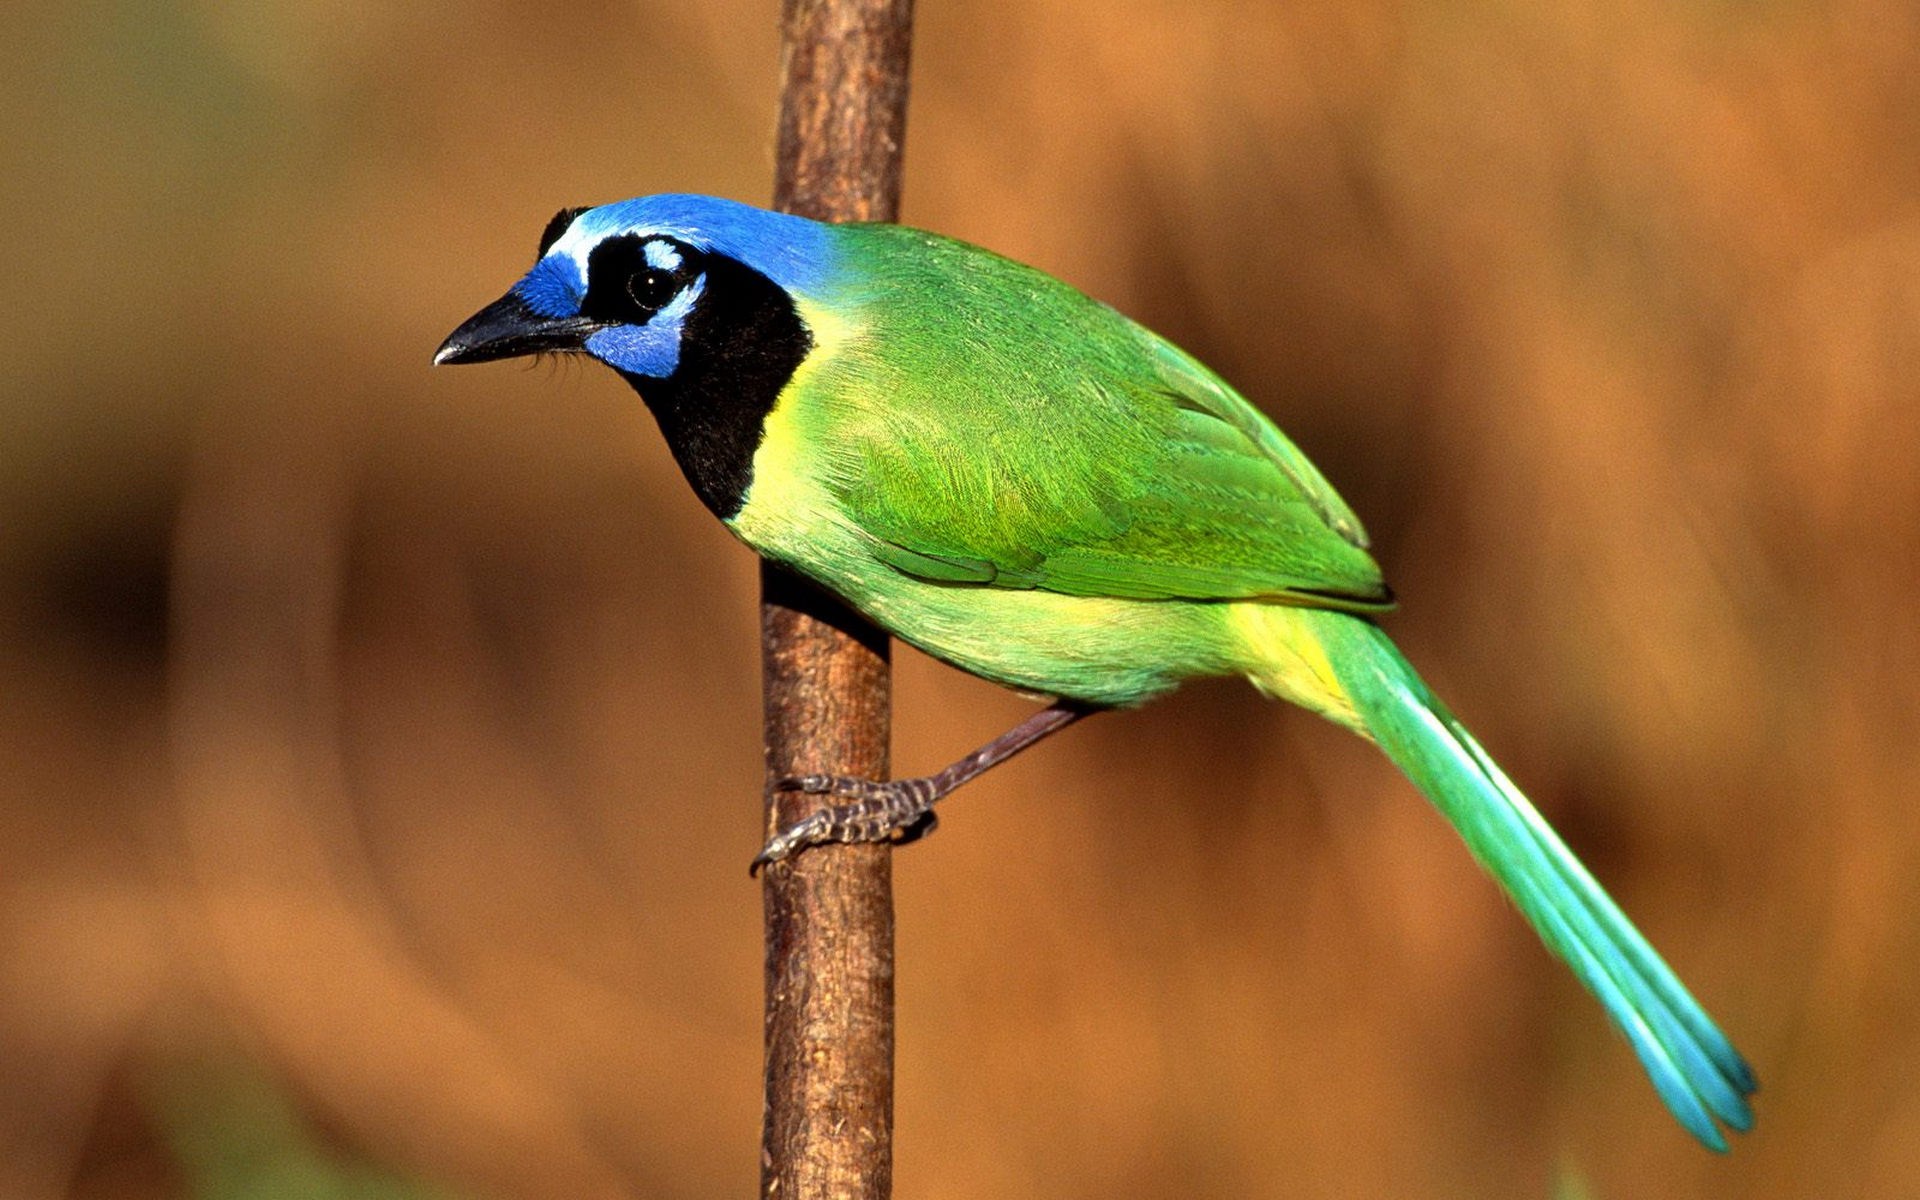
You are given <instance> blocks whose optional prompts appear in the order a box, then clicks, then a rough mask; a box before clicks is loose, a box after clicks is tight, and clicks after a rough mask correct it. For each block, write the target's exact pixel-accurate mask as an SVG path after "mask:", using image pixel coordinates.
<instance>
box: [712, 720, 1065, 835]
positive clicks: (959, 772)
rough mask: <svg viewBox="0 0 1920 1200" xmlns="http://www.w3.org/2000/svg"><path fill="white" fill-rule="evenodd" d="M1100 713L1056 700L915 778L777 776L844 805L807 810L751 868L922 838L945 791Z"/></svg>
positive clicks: (779, 783) (784, 786)
mask: <svg viewBox="0 0 1920 1200" xmlns="http://www.w3.org/2000/svg"><path fill="white" fill-rule="evenodd" d="M1099 711H1100V710H1099V709H1097V708H1093V707H1089V706H1087V705H1084V704H1075V703H1073V702H1072V701H1067V700H1062V701H1058V702H1056V703H1055V704H1053V705H1052V706H1051V707H1049V708H1043V709H1041V710H1040V711H1039V712H1037V713H1035V714H1033V715H1032V716H1031V717H1028V718H1027V719H1026V720H1024V721H1022V722H1020V723H1019V724H1018V725H1016V726H1014V727H1013V728H1012V729H1009V730H1008V731H1007V732H1005V733H1003V734H1001V735H1000V736H999V737H997V738H995V739H993V740H992V741H990V742H988V743H987V744H986V745H984V746H982V747H980V748H979V749H978V750H975V751H974V752H973V753H971V754H969V755H967V756H966V757H964V758H961V759H959V760H957V761H956V762H953V763H951V764H949V765H948V766H946V767H944V768H942V769H941V770H939V771H937V772H935V773H934V774H932V775H923V776H921V777H920V778H918V779H894V780H889V781H887V782H885V783H882V782H879V781H878V780H873V779H852V778H849V777H847V776H843V775H799V776H790V777H788V778H785V779H780V780H776V781H775V782H774V785H773V786H774V787H775V788H776V789H781V790H792V791H801V792H808V793H811V794H813V795H833V796H843V797H846V798H847V800H848V803H846V804H838V805H835V806H833V807H832V808H823V809H820V810H818V811H816V812H813V813H810V814H809V815H807V816H805V817H803V818H801V819H800V820H798V821H796V822H794V823H793V824H792V825H789V826H788V827H787V828H785V829H783V830H781V831H780V832H779V833H777V834H775V835H774V836H773V837H772V838H771V839H770V840H769V841H768V842H767V844H766V846H765V847H764V848H763V849H762V850H761V851H760V853H759V854H758V855H756V856H755V857H754V860H753V865H752V867H751V868H750V870H751V871H753V872H754V873H758V872H759V870H760V868H761V867H764V866H766V865H767V864H768V863H774V862H779V861H780V860H781V859H783V858H785V857H787V856H788V855H789V854H792V853H793V852H794V851H796V850H803V849H805V848H806V847H808V846H818V845H820V844H822V843H824V842H890V841H898V842H911V841H913V840H914V839H916V838H920V837H924V836H926V835H927V834H928V833H930V832H932V830H933V826H934V820H935V818H934V812H933V806H934V805H935V804H938V803H939V802H940V800H941V798H942V797H944V796H946V795H947V793H949V792H951V791H953V790H954V789H955V788H957V787H959V786H960V785H961V784H963V783H965V782H967V781H968V780H970V779H973V778H975V777H976V776H979V775H984V774H985V773H986V772H987V771H988V770H990V769H991V768H993V767H995V766H997V765H999V764H1000V763H1003V762H1005V761H1006V760H1007V759H1009V758H1012V757H1013V756H1014V755H1016V754H1018V753H1020V752H1021V751H1022V750H1025V749H1026V748H1027V747H1028V746H1031V745H1033V744H1034V743H1035V742H1037V741H1039V740H1041V739H1042V738H1044V737H1046V736H1048V735H1049V734H1053V733H1058V732H1059V731H1060V730H1062V729H1065V728H1066V727H1067V726H1069V725H1071V724H1073V723H1074V722H1075V721H1078V720H1079V719H1080V718H1081V717H1085V716H1089V715H1091V714H1093V713H1096V712H1099Z"/></svg>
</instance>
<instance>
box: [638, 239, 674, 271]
mask: <svg viewBox="0 0 1920 1200" xmlns="http://www.w3.org/2000/svg"><path fill="white" fill-rule="evenodd" d="M643 253H645V254H646V256H647V265H648V266H650V267H653V268H655V269H656V270H660V271H677V270H679V269H680V263H681V258H680V252H679V251H678V250H676V249H674V247H673V243H672V242H663V241H652V242H648V243H647V244H646V247H645V249H644V251H643Z"/></svg>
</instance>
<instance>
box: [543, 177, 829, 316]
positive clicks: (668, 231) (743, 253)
mask: <svg viewBox="0 0 1920 1200" xmlns="http://www.w3.org/2000/svg"><path fill="white" fill-rule="evenodd" d="M622 233H638V234H642V235H646V234H661V235H664V236H666V237H671V238H677V239H678V240H680V241H682V242H686V243H687V244H688V245H692V246H697V247H699V248H701V249H703V250H712V251H715V252H718V253H720V254H724V255H726V256H727V257H729V258H733V259H737V260H738V261H740V262H742V263H745V264H746V265H747V266H749V267H752V268H753V269H754V270H756V271H759V272H760V273H761V274H763V275H765V276H766V277H767V278H769V279H771V280H773V282H774V283H776V284H778V285H779V286H780V287H781V288H783V289H785V290H786V291H788V292H791V293H795V294H799V295H807V294H816V293H818V292H819V291H820V290H821V288H822V287H823V286H824V284H825V282H826V279H827V276H828V274H829V273H830V272H831V271H832V270H833V266H834V252H833V241H832V236H833V235H832V230H831V228H830V227H829V226H826V225H822V224H820V223H819V222H817V221H809V220H807V219H806V218H804V217H795V216H789V215H787V214H785V213H776V212H768V211H767V210H766V209H763V208H755V207H753V206H752V205H749V204H740V203H738V202H736V201H733V200H721V199H719V198H718V197H714V196H695V195H681V194H669V195H661V196H642V197H640V198H639V199H637V200H621V201H619V202H617V203H614V204H603V205H601V206H600V207H598V208H590V209H588V210H587V211H586V212H584V213H581V214H580V216H579V217H578V218H576V219H575V221H574V224H573V227H572V229H570V230H569V231H568V233H567V235H566V236H564V237H563V238H562V239H561V242H562V244H565V245H573V244H577V241H578V239H580V238H585V239H586V240H588V241H589V242H598V241H600V240H602V239H603V238H607V237H612V236H614V235H616V234H622ZM584 289H585V281H584V280H583V279H582V278H581V275H580V265H579V263H578V262H576V261H575V260H574V258H573V256H572V255H570V254H568V253H565V252H564V251H562V250H560V248H559V247H558V246H556V248H555V250H554V251H551V252H549V253H548V254H547V255H546V257H544V258H542V259H541V260H540V261H539V262H538V263H537V264H535V266H534V268H533V270H532V271H530V272H528V273H527V277H526V278H525V279H523V280H521V282H520V284H519V287H518V288H517V289H516V290H518V291H519V293H520V295H521V297H522V298H523V299H525V300H526V301H527V302H528V303H529V304H530V305H532V306H533V307H534V308H535V309H536V310H538V311H541V312H543V313H546V314H547V315H550V316H558V315H562V314H565V313H569V312H575V311H578V308H579V301H580V295H581V293H582V291H584Z"/></svg>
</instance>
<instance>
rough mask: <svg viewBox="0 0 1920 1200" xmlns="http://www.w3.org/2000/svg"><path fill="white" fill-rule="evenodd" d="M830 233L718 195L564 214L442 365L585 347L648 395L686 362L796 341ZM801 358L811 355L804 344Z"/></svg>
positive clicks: (826, 258)
mask: <svg viewBox="0 0 1920 1200" xmlns="http://www.w3.org/2000/svg"><path fill="white" fill-rule="evenodd" d="M831 264H832V250H831V244H830V241H829V235H828V230H827V227H825V226H822V225H819V224H816V223H815V222H812V221H808V220H805V219H802V218H800V217H793V216H787V215H785V214H782V213H774V212H767V211H765V210H763V209H758V208H753V207H751V206H749V205H745V204H737V203H734V202H733V201H729V200H718V199H715V198H713V197H710V196H691V195H663V196H647V197H643V198H641V199H638V200H625V201H621V202H620V203H617V204H606V205H601V206H600V207H598V208H570V209H563V210H562V211H561V212H559V213H558V214H556V215H555V216H554V218H553V220H551V221H550V222H548V223H547V228H546V232H545V233H544V234H543V235H541V238H540V249H539V254H538V259H537V261H535V263H534V265H533V269H532V270H530V271H528V272H527V273H526V275H524V276H523V277H522V278H521V279H520V281H519V282H518V283H516V284H514V285H513V287H512V288H511V289H510V290H509V291H508V292H507V294H506V295H504V296H502V297H501V298H500V299H498V300H496V301H494V302H493V303H492V304H489V305H488V306H487V307H485V308H483V309H481V310H480V311H479V312H477V313H475V314H474V315H473V316H472V317H471V318H469V319H468V320H467V321H466V322H465V323H464V324H462V325H461V326H460V328H458V329H456V330H454V331H453V333H452V334H451V335H450V336H449V337H448V338H447V340H446V341H445V342H444V343H442V345H441V346H440V349H439V351H438V352H436V353H435V354H434V356H433V361H434V362H435V363H477V362H488V361H491V360H493V359H498V358H514V357H518V356H521V355H528V354H538V353H543V352H561V353H584V354H588V355H591V356H592V357H594V358H597V359H599V360H600V361H601V362H603V363H606V364H607V365H608V366H610V367H612V368H613V369H614V370H616V371H619V372H620V373H621V374H622V375H624V376H626V377H627V378H628V379H629V380H630V381H631V382H633V384H634V385H635V386H636V387H638V388H639V389H640V390H641V393H642V394H643V395H646V394H648V392H649V387H648V383H649V381H664V380H671V379H674V378H675V377H676V376H677V375H679V374H680V373H681V371H682V370H683V368H684V367H685V366H686V360H687V359H688V358H690V357H693V358H698V357H702V356H703V355H713V354H720V355H722V356H723V357H726V358H729V359H731V358H736V357H737V356H738V355H739V353H740V352H741V350H742V347H743V345H747V344H752V343H767V342H771V343H780V344H790V343H792V342H793V341H794V340H795V339H796V337H798V338H801V339H804V338H805V336H806V329H805V325H804V322H802V321H801V319H800V317H799V316H798V311H797V307H796V303H797V302H799V301H802V300H803V299H804V298H806V297H807V296H808V295H809V293H811V292H813V291H814V290H815V289H817V288H818V286H819V285H820V283H821V281H822V279H823V278H824V276H825V275H826V274H827V272H828V271H829V270H830V268H831ZM801 353H802V354H803V355H804V353H805V351H804V348H802V349H801Z"/></svg>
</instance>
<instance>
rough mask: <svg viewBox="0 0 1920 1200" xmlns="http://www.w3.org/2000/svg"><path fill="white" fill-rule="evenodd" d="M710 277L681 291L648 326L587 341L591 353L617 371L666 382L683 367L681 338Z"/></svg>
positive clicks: (630, 327) (615, 330)
mask: <svg viewBox="0 0 1920 1200" xmlns="http://www.w3.org/2000/svg"><path fill="white" fill-rule="evenodd" d="M706 286H707V277H706V276H705V275H702V276H701V277H700V278H698V279H696V280H694V281H693V282H692V283H690V284H688V285H687V286H686V287H685V288H683V289H681V292H680V294H679V295H678V296H675V297H674V298H673V300H672V301H671V302H669V303H668V304H667V306H666V307H665V308H663V309H661V310H660V311H659V312H657V313H655V314H653V319H652V320H650V321H648V322H647V323H646V324H645V325H615V326H614V327H613V328H611V329H602V330H601V331H599V332H598V333H596V334H594V335H593V336H591V337H589V338H588V339H587V353H588V354H591V355H593V356H594V357H595V358H597V359H599V360H600V361H601V362H603V363H606V364H607V365H608V366H610V367H612V368H613V369H614V370H616V371H624V372H626V373H627V374H629V375H647V376H651V377H652V378H654V379H665V378H667V377H668V376H670V375H672V374H673V373H674V371H675V370H677V369H678V368H679V366H680V334H681V331H682V328H683V327H684V326H685V325H686V322H687V314H688V313H690V312H692V311H693V304H694V301H696V300H698V299H700V293H701V292H703V291H705V290H706Z"/></svg>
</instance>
